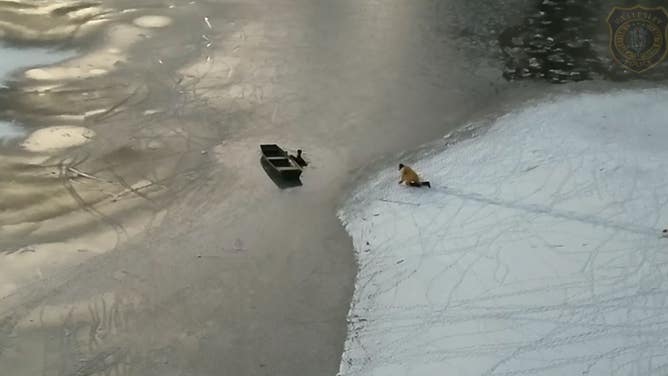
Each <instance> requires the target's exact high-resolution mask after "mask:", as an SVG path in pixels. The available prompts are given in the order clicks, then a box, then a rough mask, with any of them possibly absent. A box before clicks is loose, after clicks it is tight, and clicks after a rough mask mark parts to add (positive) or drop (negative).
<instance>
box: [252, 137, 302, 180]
mask: <svg viewBox="0 0 668 376" xmlns="http://www.w3.org/2000/svg"><path fill="white" fill-rule="evenodd" d="M260 151H261V152H262V160H263V161H265V162H267V165H268V166H269V168H270V169H271V170H272V171H274V172H275V173H276V174H277V175H279V176H281V177H282V178H284V179H299V177H300V176H301V174H302V168H301V167H300V166H299V165H298V164H297V162H295V161H294V160H293V159H292V158H290V157H289V156H288V153H287V152H286V151H285V150H283V149H281V148H280V147H279V146H278V145H276V144H262V145H260Z"/></svg>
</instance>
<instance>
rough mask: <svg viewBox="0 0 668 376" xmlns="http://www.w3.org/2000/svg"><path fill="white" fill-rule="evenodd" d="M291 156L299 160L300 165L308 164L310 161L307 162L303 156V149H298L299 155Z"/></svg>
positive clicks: (296, 160)
mask: <svg viewBox="0 0 668 376" xmlns="http://www.w3.org/2000/svg"><path fill="white" fill-rule="evenodd" d="M290 158H292V159H293V160H294V161H295V162H297V164H298V165H299V166H300V167H306V166H308V162H306V161H305V160H304V158H302V149H297V156H294V155H290Z"/></svg>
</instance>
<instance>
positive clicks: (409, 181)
mask: <svg viewBox="0 0 668 376" xmlns="http://www.w3.org/2000/svg"><path fill="white" fill-rule="evenodd" d="M399 171H400V172H401V180H399V184H401V183H405V184H406V185H410V186H411V187H429V188H431V184H430V183H429V182H428V181H421V180H420V177H419V176H418V174H417V173H416V172H415V171H413V169H412V168H410V167H408V166H406V165H404V164H403V163H399Z"/></svg>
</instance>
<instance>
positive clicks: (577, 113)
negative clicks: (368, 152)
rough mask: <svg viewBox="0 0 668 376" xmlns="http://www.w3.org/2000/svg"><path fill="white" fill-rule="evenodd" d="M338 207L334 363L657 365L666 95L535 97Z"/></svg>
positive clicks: (665, 336) (576, 371)
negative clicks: (349, 278) (348, 241)
mask: <svg viewBox="0 0 668 376" xmlns="http://www.w3.org/2000/svg"><path fill="white" fill-rule="evenodd" d="M415 167H417V169H418V170H419V171H420V172H421V173H422V174H423V175H424V176H425V177H426V178H428V180H430V181H431V184H432V187H433V189H431V190H429V189H426V188H424V189H415V188H409V187H405V186H399V185H398V184H397V182H398V179H399V174H398V171H397V170H396V168H397V167H396V166H392V167H391V168H388V169H387V170H385V171H381V172H380V173H379V174H378V176H377V177H376V178H375V179H374V180H373V181H371V182H370V183H369V184H367V185H365V186H363V187H360V188H359V189H358V190H357V191H356V192H355V193H354V194H353V195H352V196H351V198H350V199H349V200H348V201H347V203H346V204H345V205H344V206H343V208H342V209H341V211H340V213H339V215H340V217H341V219H342V221H343V223H344V224H345V226H346V228H347V230H348V231H349V232H350V234H351V236H352V237H353V242H354V246H355V249H356V252H357V256H358V261H359V274H358V277H357V281H356V287H355V294H354V297H353V304H352V307H351V310H350V313H349V328H348V339H347V341H346V344H345V352H344V354H343V359H342V363H341V370H340V373H341V374H342V375H346V376H353V375H369V376H371V375H373V376H376V375H383V376H394V375H411V376H419V375H439V376H442V375H457V376H465V375H559V376H572V375H606V376H608V375H624V376H629V375H666V374H668V239H666V238H662V237H661V234H660V233H661V229H662V228H663V227H664V226H668V208H667V205H668V91H666V90H658V89H652V90H638V91H620V92H615V93H609V94H580V95H577V96H572V97H559V98H551V99H547V100H546V102H545V103H542V104H534V105H531V106H526V107H524V108H522V109H519V110H517V111H515V112H513V113H510V114H507V115H505V116H503V117H501V118H499V119H497V120H496V121H495V122H494V124H493V125H492V126H491V128H489V130H487V131H486V132H484V133H483V134H482V135H481V136H478V137H476V138H473V139H468V140H465V141H461V142H458V143H455V144H454V145H451V146H450V147H448V148H447V149H446V150H444V151H442V152H438V153H435V154H433V155H432V156H430V157H428V158H427V159H425V160H422V161H421V162H418V163H416V165H415Z"/></svg>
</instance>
